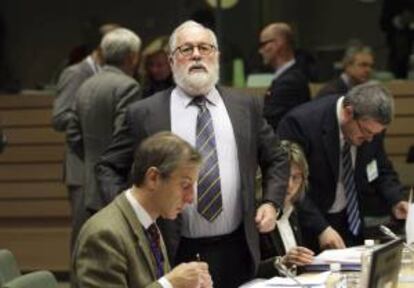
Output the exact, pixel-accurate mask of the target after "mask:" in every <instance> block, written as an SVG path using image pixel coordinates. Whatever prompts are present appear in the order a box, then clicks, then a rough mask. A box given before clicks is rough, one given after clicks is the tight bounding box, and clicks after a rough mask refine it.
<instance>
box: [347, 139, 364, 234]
mask: <svg viewBox="0 0 414 288" xmlns="http://www.w3.org/2000/svg"><path fill="white" fill-rule="evenodd" d="M342 177H343V179H342V180H343V184H344V188H345V195H346V200H347V205H346V212H347V213H346V214H347V218H348V224H349V230H350V231H351V233H352V234H353V235H354V236H357V235H358V234H359V230H360V228H361V218H360V215H359V207H358V198H357V191H356V188H355V179H354V170H353V168H352V159H351V151H350V145H349V143H347V142H345V145H344V147H343V148H342Z"/></svg>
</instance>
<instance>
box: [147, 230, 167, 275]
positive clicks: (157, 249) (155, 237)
mask: <svg viewBox="0 0 414 288" xmlns="http://www.w3.org/2000/svg"><path fill="white" fill-rule="evenodd" d="M147 236H148V239H149V240H150V247H151V252H152V254H153V255H154V258H155V263H156V264H157V278H161V277H162V276H163V275H164V268H163V262H164V257H163V256H162V251H161V244H160V233H159V231H158V228H157V226H156V225H155V223H153V224H151V225H150V226H149V227H148V229H147Z"/></svg>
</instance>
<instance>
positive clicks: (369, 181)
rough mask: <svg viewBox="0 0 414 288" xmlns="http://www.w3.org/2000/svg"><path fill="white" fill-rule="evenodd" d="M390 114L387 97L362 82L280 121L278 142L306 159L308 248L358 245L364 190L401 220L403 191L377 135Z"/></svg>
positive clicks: (302, 219) (303, 211) (303, 206)
mask: <svg viewBox="0 0 414 288" xmlns="http://www.w3.org/2000/svg"><path fill="white" fill-rule="evenodd" d="M393 111H394V104H393V99H392V96H391V95H390V93H389V92H388V91H387V90H386V89H385V88H384V87H382V86H381V85H379V84H378V83H376V82H368V83H365V84H361V85H358V86H355V87H354V88H353V89H352V90H350V92H348V94H347V95H346V96H345V97H340V98H339V99H338V97H337V96H334V95H332V96H328V97H323V98H321V99H317V100H315V101H312V102H311V103H307V104H306V105H303V106H301V107H298V108H297V109H294V110H292V111H291V112H290V113H288V114H287V115H286V117H285V118H284V119H283V120H282V122H281V123H280V125H279V129H278V132H279V133H280V137H281V139H287V140H291V141H295V142H297V143H299V144H300V145H301V146H302V147H303V149H304V152H305V154H306V157H307V160H308V164H309V171H310V174H309V175H310V177H309V191H308V193H306V196H305V199H304V201H303V203H302V204H301V206H300V208H301V210H300V213H299V216H300V223H301V226H302V228H303V235H307V237H306V238H305V239H304V240H305V241H308V242H307V246H309V247H310V248H312V249H313V250H316V251H317V250H319V248H322V249H324V248H343V247H345V245H346V246H352V245H356V244H361V243H362V240H363V230H364V229H363V223H362V216H363V215H362V211H361V209H360V208H361V205H363V203H362V198H363V195H364V194H365V193H367V191H369V190H375V192H376V193H377V194H380V195H382V196H383V197H384V198H385V200H386V201H387V203H388V204H389V205H390V206H392V212H393V214H394V216H395V217H396V218H398V219H403V218H405V217H406V214H407V207H408V206H407V202H406V201H403V198H404V193H403V187H402V186H401V184H400V182H399V180H398V177H397V175H396V173H395V171H394V169H393V167H392V165H391V163H390V161H389V160H388V158H387V156H386V154H385V151H384V137H383V136H384V135H383V132H384V130H385V128H386V126H387V125H388V124H389V123H390V122H391V119H392V117H393ZM309 240H314V241H312V242H309ZM318 242H319V243H318ZM318 244H319V245H318Z"/></svg>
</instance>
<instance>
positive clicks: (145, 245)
mask: <svg viewBox="0 0 414 288" xmlns="http://www.w3.org/2000/svg"><path fill="white" fill-rule="evenodd" d="M200 163H201V155H200V154H199V153H198V152H197V151H196V150H195V149H194V148H193V147H191V146H190V145H189V144H188V143H187V142H185V141H184V140H182V139H181V138H179V137H178V136H175V135H174V134H172V133H169V132H162V133H158V134H156V135H154V136H152V137H150V138H148V139H146V140H145V141H144V142H142V144H141V145H140V147H139V149H137V151H136V152H135V155H134V167H133V172H132V178H133V179H132V181H133V183H134V184H133V186H132V187H131V188H130V189H128V190H126V191H125V192H123V193H122V194H121V195H119V196H118V197H117V198H116V199H115V200H114V201H113V202H112V203H111V204H110V205H108V206H107V207H105V208H104V209H102V210H101V211H100V212H99V213H97V214H96V215H95V216H94V217H92V218H91V219H90V220H89V221H88V222H87V223H86V224H85V226H84V228H82V230H81V233H80V234H79V239H78V241H77V245H76V248H75V254H74V255H75V256H74V259H73V270H74V271H75V273H76V287H134V288H144V287H165V288H166V287H174V288H210V287H212V282H211V277H210V275H209V272H208V266H207V264H206V263H205V262H192V263H186V264H181V265H179V266H177V267H175V268H174V269H173V270H171V271H170V264H169V261H168V257H167V254H166V250H165V245H164V241H163V239H162V236H161V235H160V234H159V230H158V227H157V225H156V224H155V220H156V219H157V218H158V217H163V218H167V219H175V218H176V217H177V215H178V213H179V212H180V211H181V210H182V209H183V208H184V206H185V205H186V204H189V203H191V202H192V201H193V199H194V187H195V185H194V184H195V183H196V180H197V177H198V171H199V167H200Z"/></svg>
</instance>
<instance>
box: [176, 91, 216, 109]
mask: <svg viewBox="0 0 414 288" xmlns="http://www.w3.org/2000/svg"><path fill="white" fill-rule="evenodd" d="M174 90H175V93H176V94H177V96H178V99H180V101H181V102H182V103H183V105H184V107H188V106H189V105H190V104H191V101H193V99H194V97H192V96H190V95H188V94H187V93H185V92H184V90H183V89H181V88H180V87H178V86H177V87H175V88H174ZM204 97H205V98H206V100H207V104H208V105H209V104H211V105H214V106H217V105H218V104H219V101H220V94H219V92H218V90H217V88H216V87H214V88H213V89H211V90H210V92H209V93H208V94H207V95H205V96H204Z"/></svg>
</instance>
